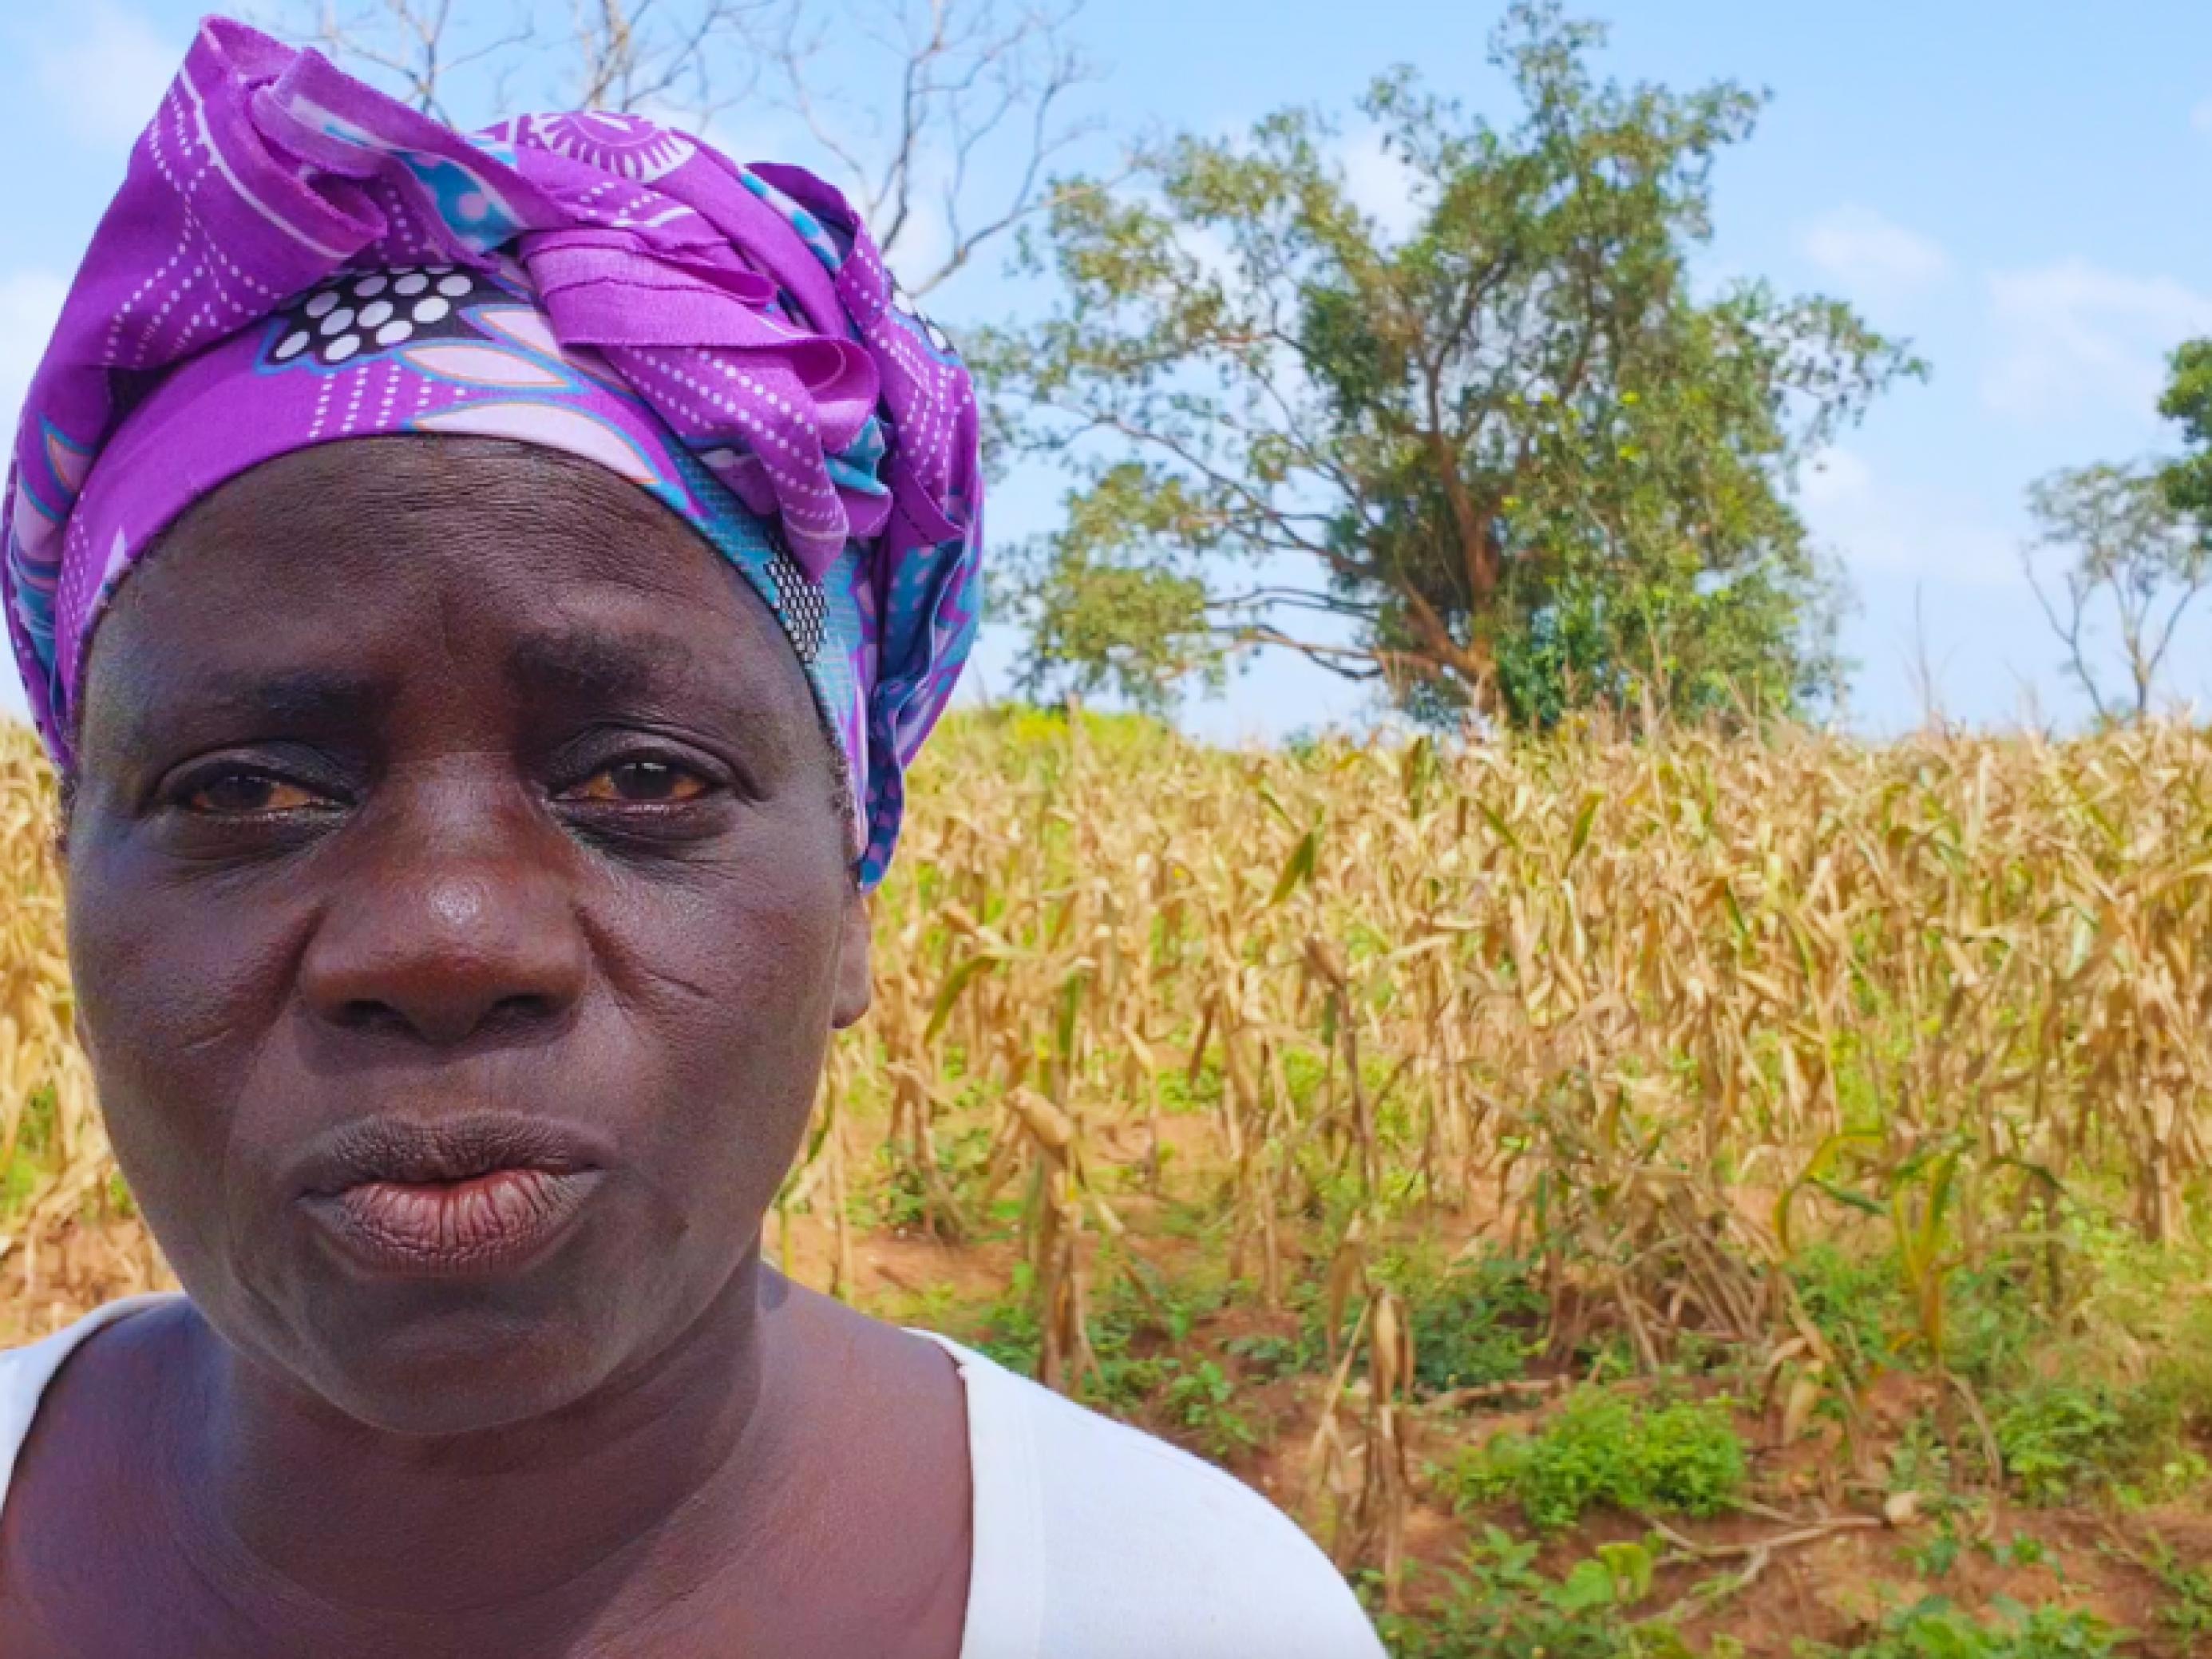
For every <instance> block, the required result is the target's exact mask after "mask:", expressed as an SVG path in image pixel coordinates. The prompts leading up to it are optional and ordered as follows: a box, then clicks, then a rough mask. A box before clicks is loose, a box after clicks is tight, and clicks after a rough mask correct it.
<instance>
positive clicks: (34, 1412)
mask: <svg viewBox="0 0 2212 1659" xmlns="http://www.w3.org/2000/svg"><path fill="white" fill-rule="evenodd" d="M182 1301H183V1298H182V1297H175V1296H133V1297H125V1298H124V1299H123V1300H121V1301H119V1302H111V1303H109V1304H106V1306H105V1307H101V1308H95V1309H94V1310H92V1311H91V1312H90V1313H88V1314H87V1315H86V1316H84V1317H83V1318H82V1319H80V1320H78V1321H77V1322H76V1323H75V1324H74V1325H70V1326H68V1327H66V1328H64V1329H62V1330H58V1331H56V1332H55V1333H54V1334H52V1336H49V1337H46V1338H44V1339H42V1340H39V1341H37V1342H33V1343H29V1344H27V1345H26V1346H22V1347H20V1348H8V1349H4V1350H0V1499H4V1498H6V1496H7V1492H8V1486H9V1481H10V1480H12V1479H13V1477H14V1475H15V1463H16V1460H17V1459H18V1458H19V1457H20V1456H21V1454H22V1450H23V1443H24V1442H25V1441H26V1440H27V1439H28V1438H29V1437H30V1433H31V1424H32V1422H33V1419H35V1418H36V1417H37V1416H38V1413H39V1407H40V1404H41V1403H42V1402H43V1401H45V1399H46V1390H47V1389H48V1388H49V1387H50V1386H51V1385H52V1383H53V1380H54V1377H55V1376H56V1375H57V1374H58V1373H59V1372H60V1370H61V1369H62V1367H63V1366H64V1364H67V1363H68V1361H69V1358H70V1356H71V1355H72V1354H74V1353H75V1352H76V1351H77V1350H78V1349H79V1348H81V1347H82V1346H84V1345H85V1343H86V1342H87V1341H88V1340H90V1339H91V1338H92V1337H93V1336H94V1334H97V1333H99V1332H100V1331H102V1330H105V1329H106V1328H107V1327H108V1326H110V1325H112V1324H114V1323H115V1322H117V1321H118V1320H119V1319H122V1318H125V1317H126V1316H129V1315H131V1314H134V1313H137V1312H139V1311H140V1310H143V1309H149V1308H161V1307H167V1306H169V1305H171V1304H179V1303H181V1302H182Z"/></svg>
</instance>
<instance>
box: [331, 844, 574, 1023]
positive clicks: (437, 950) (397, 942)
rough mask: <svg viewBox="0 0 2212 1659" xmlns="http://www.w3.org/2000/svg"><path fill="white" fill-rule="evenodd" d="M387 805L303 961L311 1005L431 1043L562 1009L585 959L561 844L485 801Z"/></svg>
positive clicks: (552, 1015) (548, 1019) (340, 1019)
mask: <svg viewBox="0 0 2212 1659" xmlns="http://www.w3.org/2000/svg"><path fill="white" fill-rule="evenodd" d="M391 816H392V818H393V819H394V820H395V821H393V822H389V823H386V825H384V826H383V827H382V829H380V830H370V831H369V833H368V836H366V837H365V838H364V840H363V841H362V842H357V843H356V847H355V848H353V849H352V851H353V852H354V854H355V855H354V856H353V857H352V858H349V859H348V860H346V862H347V865H348V866H349V867H348V868H347V869H346V871H345V873H344V878H343V880H342V881H341V882H340V883H339V884H338V885H337V890H336V891H335V892H334V893H333V895H332V896H331V901H330V902H329V904H328V905H327V907H326V908H325V909H324V911H323V914H322V915H321V917H320V919H319V924H318V926H317V927H316V929H315V932H314V934H313V937H312V938H311V939H310V940H309V941H308V944H307V950H306V951H305V953H304V955H303V956H302V957H301V963H300V969H299V974H300V981H299V982H300V990H301V996H302V998H303V1000H305V1002H306V1003H307V1006H308V1008H309V1010H310V1011H311V1012H313V1014H314V1015H315V1017H316V1018H319V1019H320V1020H323V1021H325V1022H326V1023H327V1024H331V1025H333V1026H336V1027H339V1028H342V1029H344V1030H360V1031H380V1032H386V1033H392V1034H397V1035H404V1036H408V1037H410V1038H412V1039H413V1040H415V1041H417V1042H424V1043H428V1044H430V1045H433V1046H435V1047H451V1046H454V1045H457V1044H459V1043H463V1042H467V1041H468V1040H469V1039H471V1037H475V1036H479V1035H483V1034H487V1033H489V1032H492V1031H499V1032H501V1033H506V1034H509V1035H513V1034H519V1033H520V1032H521V1031H524V1030H528V1029H530V1028H532V1027H548V1028H550V1027H552V1026H555V1025H557V1024H560V1023H561V1022H562V1020H563V1019H565V1018H567V1016H568V1014H569V1012H571V1011H572V1010H573V1009H574V1006H575V1005H576V1002H577V1000H578V999H579V998H580V996H581V995H582V994H583V990H584V985H585V981H586V977H587V975H588V973H589V968H590V963H589V951H588V945H587V941H586V937H585V933H584V930H583V927H582V926H581V924H580V921H579V919H578V917H577V915H576V914H575V908H574V902H573V896H572V894H571V892H570V890H569V888H568V884H567V883H566V882H565V881H564V880H563V879H562V874H561V869H560V866H561V863H562V858H561V854H562V852H563V851H565V850H566V849H565V848H561V847H547V846H541V845H539V844H538V843H539V842H541V841H542V840H543V838H544V831H543V829H540V828H539V827H538V826H536V825H532V824H528V823H520V822H517V821H516V818H517V817H518V816H524V817H526V814H523V815H515V814H507V813H501V812H499V811H495V810H491V809H489V807H488V805H487V804H485V803H482V802H477V803H473V804H471V805H464V806H461V807H459V808H458V809H454V808H451V807H449V808H448V809H447V810H446V811H442V812H440V813H437V814H435V815H432V814H428V813H422V814H416V813H399V812H395V813H393V814H392V815H391ZM426 820H427V821H426ZM362 829H368V826H367V825H363V826H362Z"/></svg>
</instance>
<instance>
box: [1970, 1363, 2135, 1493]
mask: <svg viewBox="0 0 2212 1659" xmlns="http://www.w3.org/2000/svg"><path fill="white" fill-rule="evenodd" d="M1991 1426H1992V1427H1993V1428H1994V1429H1995V1430H1996V1437H1997V1449H1998V1450H1999V1451H2000V1452H2001V1453H2002V1455H2003V1456H2004V1462H2005V1473H2006V1474H2008V1475H2009V1476H2010V1477H2011V1478H2012V1480H2013V1483H2014V1484H2015V1486H2018V1487H2019V1489H2020V1492H2021V1495H2022V1496H2023V1497H2025V1498H2027V1500H2028V1502H2030V1503H2031V1504H2062V1503H2063V1502H2065V1501H2066V1499H2067V1498H2070V1497H2072V1496H2073V1495H2074V1494H2075V1492H2076V1491H2078V1490H2079V1489H2080V1488H2081V1486H2084V1485H2085V1484H2086V1483H2087V1481H2088V1480H2090V1479H2091V1478H2092V1477H2093V1476H2095V1475H2097V1474H2100V1473H2102V1472H2103V1471H2104V1469H2105V1468H2106V1466H2107V1465H2108V1463H2109V1462H2110V1461H2111V1458H2112V1455H2113V1452H2114V1449H2116V1447H2117V1446H2118V1443H2119V1441H2120V1438H2121V1434H2122V1431H2123V1430H2124V1428H2125V1426H2126V1422H2125V1419H2124V1418H2123V1417H2122V1416H2121V1414H2120V1412H2119V1409H2118V1407H2117V1406H2116V1405H2114V1403H2113V1401H2112V1395H2111V1392H2110V1391H2109V1390H2108V1389H2101V1388H2083V1387H2081V1386H2079V1385H2077V1384H2074V1383H2040V1384H2038V1385H2036V1386H2035V1387H2033V1388H2030V1389H2025V1390H2023V1391H2022V1392H2021V1393H2019V1394H2017V1395H2014V1396H2013V1397H2012V1398H2011V1399H2009V1400H2008V1401H2004V1402H2003V1403H2002V1405H2001V1406H2000V1407H1998V1409H1997V1411H1996V1414H1995V1416H1994V1417H1993V1418H1992V1419H1991Z"/></svg>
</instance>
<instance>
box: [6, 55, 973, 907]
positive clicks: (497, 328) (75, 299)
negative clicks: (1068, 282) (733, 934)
mask: <svg viewBox="0 0 2212 1659" xmlns="http://www.w3.org/2000/svg"><path fill="white" fill-rule="evenodd" d="M976 430H977V428H976V410H975V392H974V389H973V387H972V386H971V385H970V383H969V378H968V374H967V372H966V371H965V369H963V368H962V366H961V363H960V361H959V358H958V357H957V356H956V355H955V354H954V353H953V351H952V349H951V347H950V346H949V345H948V344H947V343H946V342H945V339H944V338H943V337H942V336H941V335H939V333H938V332H937V331H936V330H935V329H933V327H931V326H930V325H928V324H927V323H926V322H924V321H923V320H921V319H920V318H918V317H917V316H915V314H913V313H912V312H911V310H910V309H909V308H908V307H905V306H904V305H903V304H902V303H901V302H900V301H899V300H898V299H897V298H896V295H895V290H894V286H893V283H892V282H891V279H890V276H889V275H888V274H887V273H886V271H885V270H884V264H883V262H882V260H881V258H879V257H878V253H877V251H876V248H875V246H874V245H873V244H872V242H871V241H870V240H869V239H868V234H867V232H866V229H865V228H863V227H862V226H861V224H860V220H859V217H858V216H857V215H855V214H854V212H853V211H852V210H851V209H850V208H848V206H847V204H846V203H845V201H844V198H843V197H841V196H840V195H839V194H838V193H837V192H836V191H834V190H832V189H830V188H829V186H828V185H824V184H823V183H822V182H821V181H820V180H819V179H816V178H814V177H813V176H812V175H811V174H810V173H805V172H804V171H802V170H800V169H799V168H796V167H777V166H769V165H760V164H756V165H752V166H747V167H741V166H739V165H738V164H737V163H735V162H732V161H729V160H728V159H726V157H724V156H722V155H719V154H717V153H716V152H715V151H714V150H713V149H709V148H708V147H707V146H705V145H704V144H702V143H699V142H698V141H697V140H696V139H694V138H691V137H687V136H686V135H684V134H683V133H680V132H677V131H672V130H671V129H668V128H665V127H662V126H659V125H655V124H653V123H652V122H650V121H646V120H643V119H641V118H636V117H633V116H620V115H607V114H599V113H588V114H578V115H556V116H533V117H526V118H520V119H517V120H513V121H509V122H507V123H505V124H503V125H500V126H496V127H493V128H491V129H489V131H484V132H482V133H478V134H476V135H474V136H473V137H464V136H463V135H461V134H459V133H456V132H453V131H448V130H447V129H446V128H445V127H443V126H441V125H438V124H437V123H436V122H435V121H433V120H431V119H429V118H427V117H425V116H422V115H420V114H418V113H416V112H414V111H412V110H410V109H408V108H406V107H404V106H402V105H399V104H398V103H395V102H394V101H392V100H391V99H389V98H386V96H384V95H383V94H380V93H378V92H376V91H374V89H372V88H368V87H366V86H364V85H362V84H361V83H360V82H356V81H355V80H353V79H352V78H350V77H349V76H346V75H343V74H342V73H341V72H339V71H338V70H337V69H335V68H333V67H332V66H331V64H329V63H327V62H326V61H325V60H324V59H323V58H320V57H319V56H317V55H316V54H314V53H313V52H295V51H294V50H293V49H291V48H289V47H287V46H282V45H280V44H279V43H277V42H276V41H274V40H270V39H268V38H267V37H265V36H264V35H261V34H258V33H255V32H254V31H253V30H252V29H248V28H246V27H242V26H240V25H239V24H236V23H232V22H228V21H223V20H221V19H213V20H210V21H208V22H207V23H206V24H204V26H203V27H202V28H201V31H200V33H199V34H198V36H197V39H196V40H195V41H194V43H193V45H192V47H191V52H190V53H189V54H188V55H187V56H186V58H185V64H184V67H183V69H182V70H181V71H180V72H179V75H178V76H177V79H176V81H175V82H174V83H173V85H172V86H171V88H169V91H168V94H167V97H166V98H165V99H164V100H162V104H161V111H160V113H159V114H158V115H157V116H156V117H155V120H154V123H153V125H151V126H149V128H148V129H147V131H146V132H145V134H144V135H143V137H141V138H140V139H139V140H138V143H137V147H136V148H135V149H133V151H132V153H131V165H130V171H129V173H128V176H127V177H126V179H125V183H124V185H123V188H122V190H121V191H120V192H119V193H118V195H117V197H116V198H115V201H114V203H113V204H112V205H111V206H110V208H109V210H108V211H107V214H106V217H105V218H104V219H103V220H102V221H101V222H100V228H99V230H98V232H97V233H96V234H95V235H94V238H93V242H92V246H91V249H90V251H89V252H88V253H87V255H86V256H85V260H84V264H83V266H82V269H81V270H79V272H78V273H77V277H76V284H75V286H74V288H73V289H71V291H70V295H69V298H68V301H67V303H66V304H65V305H64V307H63V311H62V317H61V322H60V324H59V325H58V328H57V330H56V331H55V334H54V337H53V341H52V345H51V346H50V347H49V348H48V350H47V352H46V358H45V360H44V362H43V363H42V364H41V365H40V368H39V371H38V374H37V375H36V376H35V378H34V379H33V381H32V383H31V392H30V397H29V400H28V403H27V406H26V407H25V409H24V410H23V415H22V419H21V425H20V427H19V428H18V429H17V433H16V439H15V458H14V470H13V476H12V477H11V479H10V482H9V489H8V496H7V502H6V508H5V511H6V519H5V526H6V543H7V545H6V562H5V584H6V602H7V611H8V625H9V633H10V636H11V638H12V639H13V641H14V643H15V655H16V661H17V664H18V665H19V666H20V668H21V671H22V675H23V678H24V682H25V684H26V686H27V690H28V692H29V696H30V702H31V708H32V712H33V715H34V717H35V718H36V720H37V721H38V725H39V729H40V732H41V733H42V734H43V736H44V737H45V738H46V744H47V746H48V748H49V750H51V751H52V754H53V756H54V757H55V760H56V762H57V763H58V765H60V766H61V767H62V768H63V769H64V770H65V771H66V770H67V769H69V767H70V764H71V754H70V733H71V731H72V727H73V711H74V707H75V703H76V697H77V695H78V690H79V685H80V682H81V678H82V672H83V665H84V660H85V653H86V647H87V643H88V640H89V638H90V636H91V634H92V630H93V629H94V626H95V624H96V623H97V622H98V620H99V617H100V612H101V610H102V608H103V606H104V605H106V602H107V600H108V599H109V597H110V596H111V595H112V593H113V592H114V590H115V587H116V585H117V583H118V581H120V580H122V579H123V578H124V577H125V575H126V574H127V573H128V572H129V571H130V569H131V566H132V564H133V562H135V561H137V559H139V558H141V557H143V556H144V555H145V554H146V553H147V551H148V550H149V549H151V548H152V547H153V546H155V544H156V542H157V541H158V539H159V538H160V536H161V532H162V531H163V530H164V529H165V528H166V527H167V526H168V525H169V524H170V523H171V522H172V521H173V520H175V518H176V517H177V516H178V515H179V513H182V512H183V511H184V510H185V508H186V507H189V506H190V505H191V503H192V502H193V501H197V500H198V499H199V498H200V497H202V496H204V495H207V494H208V493H209V492H210V491H211V490H213V489H216V487H218V486H219V485H221V484H222V483H225V482H226V481H227V480H228V479H230V478H233V477H236V476H237V475H238V474H240V473H241V472H243V471H246V470H247V469H248V468H250V467H252V466H254V465H258V464H260V463H261V462H263V461H266V460H270V459H274V458H275V457H276V456H278V455H281V454H284V453H289V452H290V451H293V450H296V449H302V448H307V447H311V446H313V445H316V444H320V443H328V442H335V441H339V440H342V439H349V438H358V437H365V436H371V435H380V434H397V433H423V434H437V433H449V434H450V433H458V434H466V435H476V436H491V437H501V438H508V439H514V440H519V441H524V442H527V443H532V444H537V445H539V446H541V447H547V448H551V449H556V450H561V451H563V452H565V453H570V454H574V455H578V456H581V457H583V458H585V459H589V460H592V461H594V462H597V463H599V465H604V466H605V467H607V468H609V469H610V470H611V471H615V472H617V473H619V474H620V475H621V476H623V477H626V478H629V479H630V480H631V481H632V482H634V483H636V484H637V485H638V486H639V487H640V488H641V489H646V490H647V491H649V492H651V493H652V494H653V495H655V496H657V497H659V499H660V500H661V501H665V502H666V503H667V504H668V505H669V506H670V507H672V508H673V509H675V510H676V511H677V512H678V513H681V514H682V515H683V516H684V518H685V519H686V520H689V521H690V523H691V524H692V525H693V526H695V527H696V529H697V530H698V531H699V532H701V533H702V534H703V535H704V536H705V537H706V538H708V541H709V542H711V543H712V544H714V547H715V548H716V549H718V550H720V553H721V554H722V555H723V556H724V557H726V559H727V560H728V561H729V562H730V563H731V564H732V565H733V566H734V567H735V568H737V569H738V572H739V573H741V574H743V576H744V578H745V580H747V581H749V582H750V584H751V585H752V586H753V587H754V589H755V590H756V591H757V592H758V593H759V594H760V596H761V598H762V599H763V600H765V601H766V602H767V604H768V605H769V609H770V610H771V611H774V612H775V616H776V617H777V620H778V621H779V622H780V623H781V625H782V627H783V629H784V632H785V634H786V635H787V637H788V638H789V640H790V641H791V644H792V646H793V649H794V650H795V651H796V652H797V653H798V654H799V659H800V662H801V663H802V664H803V665H804V666H805V670H806V674H807V678H808V679H809V681H810V683H811V685H812V687H813V690H814V694H815V696H816V698H817V702H819V703H820V705H821V708H822V710H823V714H824V716H825V717H826V720H827V721H828V723H829V726H830V727H831V729H832V730H833V731H834V732H835V733H836V738H837V741H838V743H839V745H840V746H841V748H842V751H843V754H844V757H845V761H846V764H847V766H848V769H849V770H850V774H851V777H852V781H853V785H854V796H855V802H856V810H855V823H854V857H855V859H856V860H857V861H858V867H859V872H860V878H861V880H862V882H863V883H864V884H868V885H872V884H874V883H875V882H876V881H878V880H879V879H880V878H881V877H882V874H883V872H884V867H885V866H886V865H887V863H888V862H889V860H890V854H891V848H892V846H893V843H894V842H895V841H896V837H897V834H898V826H899V819H900V817H901V814H902V810H903V805H904V799H905V788H904V773H905V768H906V765H907V763H908V762H909V761H910V760H911V759H912V758H913V757H914V754H915V750H917V749H919V748H920V746H921V742H922V739H923V738H925V737H927V735H928V732H929V730H930V727H931V726H933V724H934V723H935V721H936V720H937V717H938V715H939V714H940V713H941V712H942V711H943V709H944V708H945V702H946V701H947V699H948V698H949V697H950V696H951V690H952V686H953V683H954V681H955V680H956V679H957V677H958V675H959V672H960V669H961V665H962V664H963V662H964V661H965V660H966V658H967V655H968V651H969V646H970V645H971V644H972V643H973V641H974V638H975V628H976V620H977V604H978V598H979V592H980V583H979V559H980V554H981V508H982V499H981V469H980V464H979V458H978V453H977V444H976Z"/></svg>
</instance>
